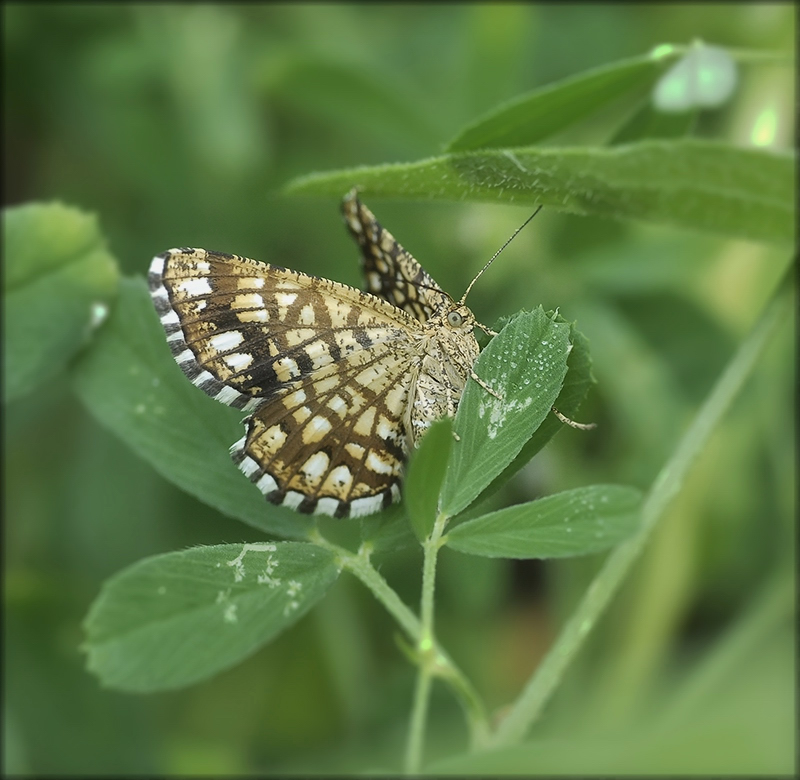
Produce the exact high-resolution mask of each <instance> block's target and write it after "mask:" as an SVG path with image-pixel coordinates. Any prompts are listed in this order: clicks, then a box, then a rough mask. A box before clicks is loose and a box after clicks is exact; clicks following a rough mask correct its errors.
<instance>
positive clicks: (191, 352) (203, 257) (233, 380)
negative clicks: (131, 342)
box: [149, 249, 419, 411]
mask: <svg viewBox="0 0 800 780" xmlns="http://www.w3.org/2000/svg"><path fill="white" fill-rule="evenodd" d="M149 284H150V292H151V295H152V297H153V301H154V303H155V306H156V310H157V312H158V314H159V316H160V318H161V323H162V324H163V326H164V329H165V330H166V333H167V342H168V343H169V345H170V349H171V350H172V354H173V356H174V357H175V360H176V361H177V363H178V365H180V367H181V368H182V369H183V371H184V373H185V374H186V376H187V377H188V378H189V379H190V380H191V381H192V382H193V383H194V384H195V385H197V386H198V387H200V388H201V389H203V390H204V391H205V392H206V393H208V394H209V395H211V396H212V397H214V398H216V399H217V400H218V401H221V402H222V403H224V404H228V405H230V406H235V407H236V408H238V409H244V410H248V411H249V410H252V409H255V408H256V407H258V406H259V405H260V404H261V403H263V402H264V399H266V398H269V397H270V396H271V395H273V394H275V393H276V392H278V391H279V390H281V389H282V388H285V387H287V386H289V385H291V384H292V383H293V382H295V381H297V380H298V379H301V378H303V377H306V376H309V375H311V374H313V373H314V372H317V371H319V370H320V369H323V368H325V367H326V366H329V365H335V364H336V363H338V362H339V361H340V360H342V359H344V358H346V357H348V356H349V355H351V354H353V353H355V352H359V351H361V350H369V349H372V348H373V347H375V346H376V345H378V344H384V343H389V342H391V343H395V342H400V343H401V344H402V343H405V342H407V341H408V338H409V335H408V334H409V328H411V329H413V328H416V327H419V326H418V325H417V324H416V323H415V321H414V320H413V319H412V318H411V317H408V316H407V315H405V314H404V313H403V312H399V311H398V310H397V309H395V308H394V307H392V306H390V305H389V304H388V303H386V302H385V301H383V300H381V299H379V298H377V297H375V296H372V295H369V294H367V293H364V292H361V291H360V290H356V289H353V288H352V287H348V286H346V285H343V284H337V283H336V282H332V281H329V280H327V279H319V278H317V277H314V276H308V275H306V274H301V273H298V272H296V271H290V270H288V269H285V268H281V267H279V266H274V265H268V264H266V263H259V262H257V261H255V260H249V259H247V258H244V257H238V256H237V255H228V254H223V253H221V252H211V251H207V250H205V249H172V250H170V251H168V252H165V253H164V254H161V255H158V256H157V257H156V258H154V259H153V262H152V265H151V266H150V274H149Z"/></svg>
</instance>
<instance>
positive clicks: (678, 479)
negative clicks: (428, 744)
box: [490, 269, 791, 747]
mask: <svg viewBox="0 0 800 780" xmlns="http://www.w3.org/2000/svg"><path fill="white" fill-rule="evenodd" d="M790 283H791V269H789V271H787V273H786V274H785V276H784V278H783V280H782V282H781V284H780V285H779V286H778V289H777V291H776V293H775V294H774V295H773V297H772V299H771V300H770V302H769V303H768V304H767V306H766V308H765V311H764V312H763V313H762V315H761V317H760V318H759V320H758V321H757V322H756V324H755V325H754V327H753V328H752V330H751V331H750V333H749V335H748V336H747V338H746V339H745V340H744V342H743V343H742V345H741V346H740V347H739V350H738V351H737V352H736V354H735V355H734V357H733V358H732V360H731V361H730V362H729V363H728V365H727V367H726V368H725V370H724V372H723V373H722V376H720V378H719V379H718V380H717V382H716V384H715V385H714V388H713V390H712V391H711V393H710V394H709V395H708V397H707V398H706V400H705V402H704V403H703V406H702V407H701V408H700V411H699V412H698V414H697V416H696V417H695V419H694V421H693V422H692V424H691V426H690V427H689V430H688V431H687V432H686V434H685V435H684V436H683V438H682V439H681V441H680V442H679V444H678V447H677V448H676V450H675V452H674V454H673V455H672V457H671V458H670V459H669V460H668V461H667V463H666V464H665V465H664V467H663V468H662V469H661V471H660V473H659V474H658V476H657V477H656V479H655V481H654V482H653V484H652V485H651V487H650V490H649V491H648V493H647V496H646V497H645V500H644V504H643V506H642V519H641V526H640V528H639V531H638V532H637V533H636V535H635V536H634V537H632V538H631V539H629V540H628V541H627V542H625V543H624V544H622V545H620V546H619V547H617V548H616V549H615V550H614V551H613V552H611V553H610V555H609V556H608V558H607V559H606V561H605V563H604V564H603V567H602V569H601V570H600V571H599V573H598V574H597V576H596V577H595V578H594V580H593V582H592V583H591V585H590V586H589V588H588V590H587V591H586V594H585V595H584V597H583V600H582V601H581V603H580V604H579V605H578V607H577V609H576V610H575V612H574V613H573V615H572V617H571V618H570V619H569V621H568V622H567V624H566V625H565V626H564V628H563V630H562V631H561V634H560V635H559V637H558V639H557V640H556V642H555V644H554V645H553V647H552V648H551V649H550V651H549V652H548V654H547V656H546V657H545V659H544V660H543V661H542V663H541V664H540V665H539V667H538V669H537V670H536V672H535V673H534V674H533V676H532V677H531V678H530V680H529V681H528V683H527V685H526V686H525V689H524V690H523V692H522V694H521V695H520V697H519V698H518V699H517V701H516V702H515V703H514V704H513V706H512V708H511V710H510V712H509V714H508V715H507V717H506V718H505V719H504V720H503V722H502V723H501V724H500V726H499V728H498V729H497V731H496V733H495V734H494V735H493V737H492V738H491V740H490V744H491V746H492V747H500V746H504V745H513V744H516V743H517V742H519V741H520V740H521V739H522V738H523V737H524V736H525V733H526V732H527V730H528V729H529V727H530V726H531V724H532V723H533V722H534V721H535V720H536V719H537V718H538V717H539V714H540V713H541V711H542V709H543V708H544V706H545V704H546V703H547V701H548V700H549V698H550V696H551V695H552V693H553V691H554V690H555V688H556V687H557V685H558V683H559V682H560V681H561V679H562V677H563V675H564V672H565V670H566V669H567V667H568V666H569V664H570V662H571V661H572V659H573V658H574V657H575V655H576V654H577V652H578V650H579V649H580V648H581V646H582V645H583V642H584V640H585V639H586V637H587V636H588V634H589V632H590V631H591V629H592V628H593V627H594V625H595V623H596V622H597V620H598V619H599V617H600V615H601V614H602V613H603V610H604V609H605V607H606V606H607V604H608V603H609V601H610V600H611V598H612V596H613V595H614V594H615V593H616V591H617V589H618V588H619V586H620V584H621V583H622V581H623V579H624V578H625V576H626V575H627V573H628V572H629V571H630V569H631V567H632V566H633V564H634V562H635V561H636V560H637V559H638V557H639V555H640V554H641V552H642V550H643V549H644V546H645V543H646V542H647V540H648V538H649V536H650V534H651V532H652V530H653V528H654V527H655V526H656V524H657V522H658V520H659V519H660V518H661V516H662V515H663V514H664V511H665V509H666V508H667V505H668V504H669V502H670V501H671V500H672V498H674V496H675V495H676V494H677V493H678V492H679V491H680V489H681V487H682V486H683V482H684V480H685V478H686V475H687V473H688V471H689V468H690V467H691V466H692V464H693V463H694V462H695V460H696V458H697V456H698V455H699V453H700V451H701V450H702V448H703V446H704V445H705V444H706V442H707V441H708V439H709V438H710V437H711V434H712V433H713V432H714V430H715V429H716V428H717V426H718V425H719V423H720V421H721V420H722V418H723V416H724V414H725V412H726V411H727V410H728V408H729V407H730V405H731V402H732V401H733V399H734V398H735V397H736V395H737V394H738V392H739V390H741V388H742V385H743V384H744V382H745V380H746V379H747V377H748V375H749V374H750V371H751V370H752V369H753V366H754V365H755V363H756V361H757V359H758V357H759V356H760V354H761V352H762V350H763V348H764V345H765V344H766V342H767V339H768V337H769V335H770V334H771V333H772V330H773V328H774V326H775V324H776V323H777V322H778V320H779V319H780V316H781V315H782V314H783V312H784V307H785V306H786V304H787V298H789V296H788V295H786V294H785V293H786V292H787V291H788V290H789V289H791V284H790Z"/></svg>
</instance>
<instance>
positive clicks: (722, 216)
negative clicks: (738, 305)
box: [287, 138, 796, 243]
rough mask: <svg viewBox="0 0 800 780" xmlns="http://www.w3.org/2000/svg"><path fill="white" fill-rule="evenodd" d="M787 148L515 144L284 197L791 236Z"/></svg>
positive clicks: (306, 183) (347, 174) (311, 185)
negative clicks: (389, 201) (478, 207)
mask: <svg viewBox="0 0 800 780" xmlns="http://www.w3.org/2000/svg"><path fill="white" fill-rule="evenodd" d="M795 164H796V163H795V155H794V154H793V153H790V152H775V151H769V150H765V149H748V148H739V147H735V146H730V145H728V144H724V143H720V142H717V141H707V140H700V139H695V138H684V139H680V140H672V141H659V140H648V141H640V142H638V143H635V144H628V145H624V146H615V147H611V148H602V147H570V148H560V149H559V148H541V149H536V148H527V147H526V148H518V149H504V150H501V151H485V152H470V153H465V154H454V155H446V156H442V157H433V158H430V159H427V160H421V161H419V162H413V163H400V164H396V165H381V166H374V167H362V168H352V169H349V170H341V171H332V172H329V173H320V174H313V175H311V176H306V177H303V178H300V179H295V180H294V181H293V182H291V183H290V184H289V185H288V187H287V190H288V192H290V193H292V194H303V195H330V196H334V197H341V195H342V193H344V192H347V191H348V189H350V188H351V187H354V186H358V187H359V189H360V190H361V191H362V193H363V194H365V195H370V196H385V197H394V198H396V197H400V198H424V199H428V200H458V201H462V200H463V201H470V202H473V203H479V202H483V203H515V204H517V205H520V204H529V205H535V204H539V203H542V204H544V205H545V206H552V207H553V208H555V209H558V210H559V211H566V212H569V213H573V214H594V215H597V216H603V217H613V218H615V219H636V220H642V221H645V222H653V223H657V224H665V225H672V226H674V227H679V228H688V229H692V230H701V231H707V232H710V233H716V234H720V235H723V236H728V237H731V238H749V239H753V240H758V241H769V242H774V243H787V242H790V241H792V240H793V239H794V224H795V213H796V207H795V194H794V170H795Z"/></svg>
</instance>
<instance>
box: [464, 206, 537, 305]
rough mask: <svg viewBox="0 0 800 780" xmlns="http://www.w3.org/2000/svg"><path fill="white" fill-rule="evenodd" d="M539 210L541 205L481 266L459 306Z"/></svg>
mask: <svg viewBox="0 0 800 780" xmlns="http://www.w3.org/2000/svg"><path fill="white" fill-rule="evenodd" d="M541 210H542V207H541V205H540V206H537V208H536V211H534V212H533V214H531V215H530V216H529V217H528V218H527V219H526V220H525V221H524V222H523V223H522V224H521V225H520V226H519V227H518V228H517V229H516V230H515V231H514V232H513V233H512V234H511V238H509V239H508V241H506V242H505V244H503V246H501V247H500V249H498V250H497V251H496V252H495V253H494V254H493V255H492V257H491V258H490V260H489V262H488V263H486V265H485V266H483V268H481V270H480V271H478V273H477V274H476V275H475V278H474V279H473V280H472V281H471V282H470V283H469V286H468V287H467V289H466V291H465V293H464V294H463V295H462V296H461V300H460V301H459V304H463V303H464V301H466V300H467V296H468V295H469V291H470V290H471V289H472V285H473V284H475V282H477V281H478V279H480V278H481V275H482V274H483V272H484V271H485V270H486V269H487V268H488V267H489V266H490V265H491V264H492V263H493V262H494V261H495V260H496V259H497V256H498V255H499V254H500V253H501V252H502V251H503V250H504V249H505V248H506V247H507V246H508V245H509V244H510V243H511V242H512V241H513V240H514V239H515V238H516V236H517V233H519V232H520V230H522V228H524V227H525V225H527V224H528V223H529V222H530V221H531V220H532V219H533V218H534V217H535V216H536V215H537V214H538V213H539V212H540V211H541Z"/></svg>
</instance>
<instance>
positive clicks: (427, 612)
mask: <svg viewBox="0 0 800 780" xmlns="http://www.w3.org/2000/svg"><path fill="white" fill-rule="evenodd" d="M445 525H447V517H446V516H445V515H443V514H440V515H439V516H438V517H437V518H436V522H435V523H434V524H433V530H432V531H431V535H430V536H429V537H428V538H427V539H426V540H425V542H424V544H423V555H424V557H423V564H422V602H421V604H420V623H421V631H420V637H419V641H418V642H417V655H418V658H419V671H418V672H417V684H416V686H415V689H414V706H413V707H412V709H411V722H410V723H409V729H408V744H407V746H406V761H405V772H406V774H418V773H419V770H420V767H421V766H422V746H423V740H424V737H425V724H426V722H427V718H428V704H429V702H430V693H431V680H432V676H433V674H434V672H435V671H436V670H437V667H439V666H441V661H442V660H444V659H441V658H440V654H439V652H438V650H437V647H436V640H435V638H434V632H433V617H434V610H433V607H434V593H435V590H436V557H437V555H438V554H439V547H440V546H441V539H442V534H443V533H444V528H445Z"/></svg>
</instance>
